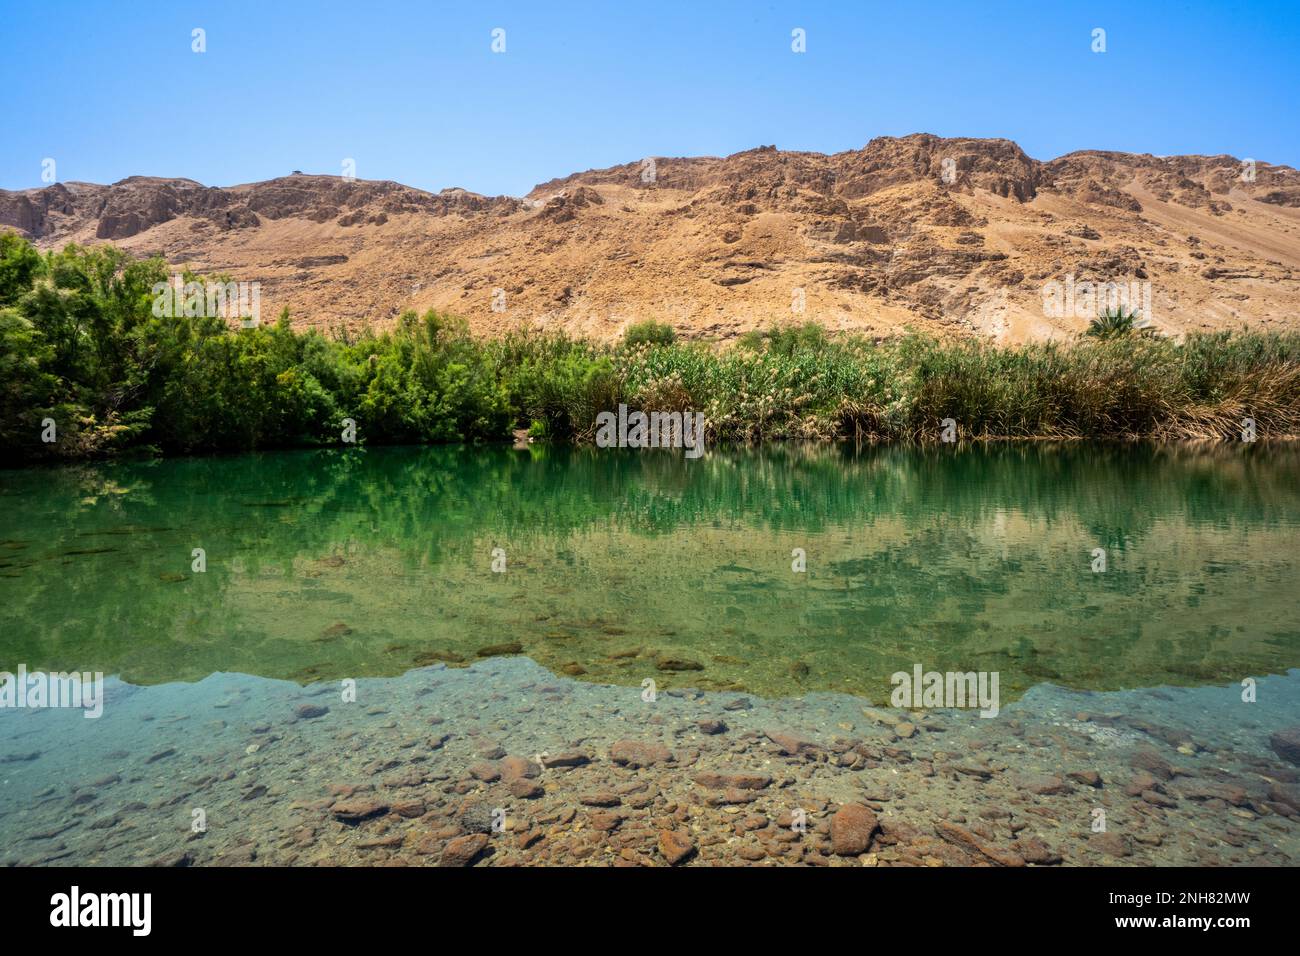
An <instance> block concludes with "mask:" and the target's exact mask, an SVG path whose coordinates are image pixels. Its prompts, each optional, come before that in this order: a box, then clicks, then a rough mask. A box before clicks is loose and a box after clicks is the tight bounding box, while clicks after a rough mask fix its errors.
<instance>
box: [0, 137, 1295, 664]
mask: <svg viewBox="0 0 1300 956" xmlns="http://www.w3.org/2000/svg"><path fill="white" fill-rule="evenodd" d="M1297 204H1300V173H1297V172H1296V170H1294V169H1291V168H1289V167H1285V166H1275V165H1271V164H1268V163H1263V162H1258V163H1253V164H1249V165H1247V164H1245V163H1244V162H1243V161H1242V160H1239V159H1236V158H1234V157H1231V156H1173V157H1156V156H1148V155H1134V154H1127V153H1114V152H1100V151H1081V152H1076V153H1071V154H1069V155H1067V156H1062V157H1059V158H1057V159H1053V160H1050V161H1047V162H1041V161H1039V160H1036V159H1033V158H1032V157H1029V156H1027V155H1026V154H1025V153H1024V151H1023V150H1022V149H1021V148H1020V147H1019V146H1018V145H1016V144H1015V143H1013V142H1010V141H1009V140H1001V139H973V138H961V137H956V138H943V137H938V136H933V135H929V134H915V135H912V136H903V137H879V138H877V139H874V140H872V141H871V142H869V143H867V144H866V145H865V146H864V147H863V148H861V149H857V150H847V151H844V152H841V153H835V154H832V155H825V154H821V153H810V152H790V151H782V150H778V149H776V148H775V147H774V146H762V147H759V148H756V149H750V150H745V151H743V152H739V153H736V154H734V155H731V156H726V157H695V158H667V157H654V158H653V159H645V160H641V159H638V160H637V161H635V162H631V163H625V164H623V165H620V166H614V167H610V168H608V169H599V170H589V171H587V172H582V173H575V174H573V175H571V176H567V177H564V178H562V179H555V180H552V181H550V182H547V183H543V184H541V185H539V186H537V187H536V188H535V189H533V190H532V191H531V192H530V193H529V194H528V196H526V197H523V198H519V199H516V198H511V197H505V196H497V197H488V196H482V195H478V194H476V193H472V192H468V191H466V190H464V189H455V188H452V189H445V190H443V191H441V192H438V193H431V192H426V191H423V190H420V189H414V188H411V187H408V186H403V185H400V184H398V183H393V182H377V181H369V180H361V179H344V178H343V177H341V176H317V175H302V174H295V175H291V176H284V177H280V178H277V179H272V180H268V181H266V182H260V183H251V184H246V185H241V186H233V187H222V188H217V187H208V186H204V185H202V184H200V183H197V182H194V181H192V180H186V179H160V178H155V177H144V176H136V177H131V178H129V179H124V180H122V181H121V182H118V183H114V184H112V185H108V186H100V185H93V184H88V183H75V182H71V183H57V184H54V185H51V186H47V187H44V188H41V189H30V190H25V191H19V192H4V191H0V228H12V229H16V230H18V231H19V232H21V233H22V234H24V235H26V236H28V237H30V238H32V239H34V240H36V241H37V242H38V243H40V244H41V245H42V246H44V247H46V248H50V247H56V246H61V245H63V244H65V243H66V242H69V241H76V242H93V241H97V240H98V241H111V242H114V243H120V244H122V245H123V247H124V248H126V249H127V250H128V251H130V252H133V253H136V254H141V255H151V254H155V253H157V254H161V255H163V256H164V257H165V258H167V259H168V260H169V262H171V263H172V264H173V265H176V266H180V265H187V266H190V267H192V268H196V269H197V270H198V271H201V272H202V271H221V272H225V273H228V274H231V275H232V276H233V277H235V278H238V279H241V280H255V281H259V282H261V284H262V305H263V310H264V311H270V312H278V311H279V310H280V309H281V308H283V307H285V306H287V307H288V308H289V309H290V313H291V316H292V317H293V319H294V321H295V322H297V323H299V324H304V325H305V324H310V325H314V326H317V327H324V328H335V327H337V326H338V325H340V324H343V325H345V326H347V327H349V328H360V327H362V326H364V325H367V324H376V325H382V324H383V323H385V322H386V321H389V320H391V319H392V318H393V317H394V316H395V315H397V314H398V310H399V309H403V308H406V307H410V308H414V309H416V310H417V311H423V310H425V309H429V308H434V309H438V310H440V311H443V312H447V313H450V314H454V315H460V316H464V317H466V318H467V319H468V320H469V321H470V323H471V326H472V327H473V328H474V330H475V331H476V332H479V333H483V334H496V333H502V332H505V331H508V330H511V329H514V328H516V327H517V325H518V319H519V316H521V315H522V316H528V317H530V318H532V319H536V320H538V321H541V322H545V323H546V324H547V325H550V326H555V327H560V328H567V329H568V330H570V331H574V332H580V333H581V334H584V335H591V336H594V337H597V338H616V337H618V336H619V335H621V333H622V331H623V328H624V326H625V325H626V323H627V322H629V321H634V320H636V319H638V318H644V317H646V316H654V317H656V318H657V319H659V320H663V321H668V322H670V323H671V324H673V325H674V326H675V327H677V328H678V331H679V333H681V334H682V335H683V337H687V338H689V337H693V336H706V337H709V338H716V339H728V338H731V337H733V336H734V335H738V334H740V333H743V332H745V331H748V330H750V329H753V328H756V327H760V326H762V325H765V324H766V323H767V322H768V321H769V320H770V318H771V316H772V315H775V314H777V313H778V312H787V311H788V310H789V309H790V308H791V290H792V289H799V290H801V291H802V293H803V295H802V299H801V301H802V302H803V303H804V307H805V308H806V312H805V314H806V316H807V318H808V319H809V320H811V321H816V322H820V323H821V324H824V325H829V326H831V327H833V328H837V329H845V330H853V331H858V332H870V333H882V334H894V333H899V332H902V331H904V330H905V329H906V328H908V327H909V326H912V327H916V328H920V329H922V330H926V331H930V332H935V333H939V334H944V335H947V334H954V335H981V336H994V337H997V338H998V340H999V341H1013V342H1014V341H1022V340H1025V339H1041V338H1052V337H1059V336H1062V335H1071V334H1073V333H1075V332H1078V331H1081V330H1082V329H1083V328H1084V327H1085V326H1086V325H1087V321H1086V318H1083V317H1080V316H1077V315H1073V314H1072V315H1070V316H1069V317H1066V318H1060V317H1059V316H1058V317H1055V318H1052V317H1049V316H1047V315H1046V314H1045V311H1044V306H1043V287H1044V284H1045V283H1047V282H1049V281H1053V280H1054V281H1063V280H1064V277H1065V276H1066V275H1072V276H1074V277H1075V278H1076V279H1077V280H1080V281H1085V280H1087V281H1095V282H1102V283H1105V282H1116V283H1120V284H1123V283H1125V282H1129V281H1149V282H1150V283H1151V286H1152V287H1153V288H1154V290H1155V298H1156V304H1155V306H1154V311H1155V313H1156V314H1155V316H1154V317H1153V318H1154V320H1155V324H1156V326H1157V328H1158V330H1159V331H1162V332H1166V333H1169V334H1177V333H1178V332H1180V331H1189V330H1192V329H1200V328H1203V327H1205V321H1204V316H1205V314H1206V310H1205V308H1204V305H1205V303H1206V302H1207V301H1211V300H1214V301H1220V300H1224V299H1227V300H1229V301H1231V302H1232V303H1234V304H1233V306H1232V308H1231V310H1230V312H1231V315H1229V314H1228V313H1225V315H1224V317H1223V319H1222V321H1223V322H1224V323H1225V324H1227V325H1230V326H1231V327H1233V328H1236V327H1240V325H1242V324H1243V323H1244V324H1247V325H1249V324H1252V323H1258V324H1264V323H1267V324H1268V326H1269V327H1271V328H1278V329H1283V330H1285V329H1289V328H1300V316H1297V315H1296V312H1295V309H1294V292H1293V286H1294V277H1295V275H1296V274H1297V270H1300V237H1297V236H1294V235H1292V234H1291V233H1290V232H1287V231H1286V230H1285V229H1284V228H1283V227H1281V226H1280V225H1279V220H1278V216H1277V213H1278V208H1277V207H1279V206H1296V205H1297ZM1229 213H1231V215H1229ZM1245 281H1248V282H1249V285H1248V286H1246V285H1242V283H1243V282H1245ZM497 289H499V290H501V291H503V292H505V293H506V294H507V303H508V308H507V311H505V312H502V311H500V309H499V308H496V309H495V310H494V305H493V303H494V301H499V299H496V298H494V291H493V290H497ZM615 316H617V318H615ZM676 663H680V664H681V665H683V666H700V664H699V662H691V661H681V662H673V661H665V662H664V663H663V664H661V668H662V669H664V670H673V669H677V668H675V667H674V664H676Z"/></svg>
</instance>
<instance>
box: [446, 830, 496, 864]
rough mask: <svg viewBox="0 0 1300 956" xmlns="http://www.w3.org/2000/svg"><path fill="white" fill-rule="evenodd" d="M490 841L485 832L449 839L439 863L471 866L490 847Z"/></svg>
mask: <svg viewBox="0 0 1300 956" xmlns="http://www.w3.org/2000/svg"><path fill="white" fill-rule="evenodd" d="M489 842H491V841H490V840H489V839H488V837H487V834H484V833H471V834H469V835H468V836H462V837H456V838H455V839H454V840H449V841H448V842H447V846H446V848H445V849H444V850H443V851H442V858H441V859H440V860H439V861H438V865H439V866H471V865H473V863H474V861H475V860H477V859H478V858H479V855H480V854H482V852H483V851H484V850H486V849H487V848H488V843H489Z"/></svg>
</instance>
